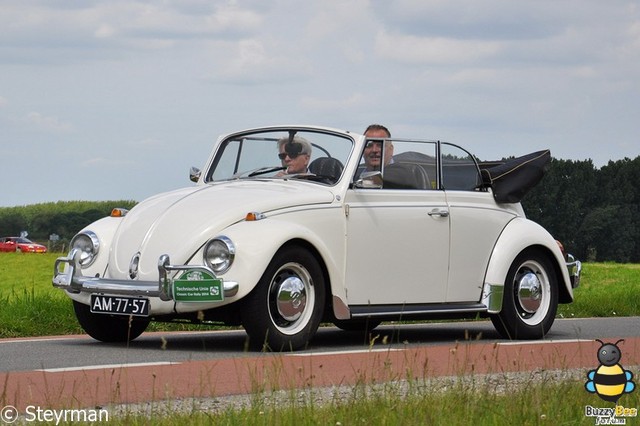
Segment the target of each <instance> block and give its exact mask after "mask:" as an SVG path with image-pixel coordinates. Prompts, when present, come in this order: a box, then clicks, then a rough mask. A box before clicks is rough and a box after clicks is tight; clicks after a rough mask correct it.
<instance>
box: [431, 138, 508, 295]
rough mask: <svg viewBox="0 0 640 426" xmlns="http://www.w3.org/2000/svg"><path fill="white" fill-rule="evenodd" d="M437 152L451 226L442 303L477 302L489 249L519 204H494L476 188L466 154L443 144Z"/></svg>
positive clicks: (473, 163) (470, 160)
mask: <svg viewBox="0 0 640 426" xmlns="http://www.w3.org/2000/svg"><path fill="white" fill-rule="evenodd" d="M440 150H441V155H442V188H443V189H444V190H445V194H446V197H447V205H448V207H449V215H450V216H449V218H450V224H451V238H450V241H451V247H450V248H451V251H450V252H451V256H450V259H449V283H448V288H447V297H446V301H447V302H451V303H455V302H477V301H479V300H480V297H481V292H482V286H483V282H484V276H485V273H486V270H487V265H488V264H489V259H490V257H491V253H492V252H493V247H494V246H495V244H496V241H497V240H498V237H499V236H500V233H501V232H502V230H503V229H504V227H505V226H506V225H507V223H508V222H509V221H510V220H511V219H513V218H514V217H516V215H517V214H518V210H517V206H519V205H498V204H496V202H495V200H494V199H493V195H492V194H491V193H490V192H488V191H485V190H482V189H481V188H480V186H481V185H480V183H481V176H480V171H479V169H478V166H477V163H476V161H475V160H474V158H473V156H472V155H471V154H469V153H468V152H467V151H465V150H463V149H462V148H460V147H458V146H456V145H452V144H447V143H442V144H441V148H440Z"/></svg>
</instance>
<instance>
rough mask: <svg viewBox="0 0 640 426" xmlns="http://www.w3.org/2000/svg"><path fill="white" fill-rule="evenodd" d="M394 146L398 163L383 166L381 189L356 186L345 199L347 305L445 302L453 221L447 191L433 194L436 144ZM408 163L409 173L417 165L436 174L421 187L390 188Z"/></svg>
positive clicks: (398, 143)
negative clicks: (448, 205) (450, 219)
mask: <svg viewBox="0 0 640 426" xmlns="http://www.w3.org/2000/svg"><path fill="white" fill-rule="evenodd" d="M394 145H395V146H394V149H395V151H394V153H395V154H397V155H396V156H394V161H395V163H394V164H391V165H387V166H385V170H383V172H382V175H383V177H384V179H385V183H384V185H383V187H382V188H367V189H365V188H358V187H357V185H356V187H354V188H352V189H349V190H348V191H347V193H346V196H345V210H346V211H345V213H346V215H347V217H346V224H347V225H346V231H347V232H346V256H347V258H346V264H345V286H346V290H347V301H348V304H349V305H390V304H393V305H405V304H418V303H422V304H424V303H437V302H444V301H445V300H446V294H447V280H448V265H449V216H448V207H447V203H446V196H445V193H444V191H441V190H437V189H432V188H435V187H436V185H437V182H436V176H435V175H436V173H435V158H436V157H435V154H436V145H435V144H433V143H429V144H424V143H423V144H422V145H412V144H410V143H407V142H405V143H400V142H395V141H394ZM402 154H405V155H404V157H402ZM429 158H430V160H428V159H429ZM425 159H427V160H425ZM401 161H402V162H401ZM421 161H422V163H421ZM427 162H429V163H430V164H426V163H427ZM409 163H413V165H411V166H407V168H408V169H410V172H409V173H412V172H417V171H418V170H419V169H417V168H415V167H414V166H415V164H418V165H420V167H421V168H422V169H423V170H427V171H428V170H429V169H432V173H431V174H430V176H428V177H427V181H426V182H424V178H422V179H421V180H420V183H418V184H413V183H412V184H409V185H404V183H402V182H401V184H398V185H395V184H394V185H391V184H389V185H387V184H388V183H390V181H391V180H392V178H393V177H394V176H400V174H401V173H402V172H399V170H401V169H402V168H403V167H402V165H403V164H409ZM418 186H419V187H418Z"/></svg>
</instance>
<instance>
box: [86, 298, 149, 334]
mask: <svg viewBox="0 0 640 426" xmlns="http://www.w3.org/2000/svg"><path fill="white" fill-rule="evenodd" d="M73 310H74V311H75V313H76V318H78V322H79V323H80V326H81V327H82V329H83V330H84V331H85V332H86V333H87V334H88V335H89V336H91V337H93V338H94V339H96V340H99V341H101V342H108V343H115V342H128V341H131V340H133V339H135V338H136V337H138V336H140V335H141V334H142V333H144V331H145V330H146V329H147V326H148V325H149V320H148V319H147V318H137V317H129V316H124V315H104V314H94V313H92V312H91V311H90V310H89V306H87V305H85V304H83V303H80V302H76V301H75V300H74V301H73Z"/></svg>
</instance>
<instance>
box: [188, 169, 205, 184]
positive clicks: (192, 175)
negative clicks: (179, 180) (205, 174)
mask: <svg viewBox="0 0 640 426" xmlns="http://www.w3.org/2000/svg"><path fill="white" fill-rule="evenodd" d="M201 174H202V172H201V171H200V169H199V168H197V167H193V166H191V169H190V170H189V180H190V181H191V182H198V181H199V180H200V175H201Z"/></svg>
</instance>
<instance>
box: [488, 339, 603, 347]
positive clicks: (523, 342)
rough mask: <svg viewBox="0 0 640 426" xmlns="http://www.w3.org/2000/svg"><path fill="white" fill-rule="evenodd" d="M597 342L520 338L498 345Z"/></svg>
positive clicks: (590, 340)
mask: <svg viewBox="0 0 640 426" xmlns="http://www.w3.org/2000/svg"><path fill="white" fill-rule="evenodd" d="M581 342H595V340H593V339H558V340H553V339H551V340H518V341H515V342H498V343H497V344H498V346H518V345H540V344H544V343H581Z"/></svg>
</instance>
